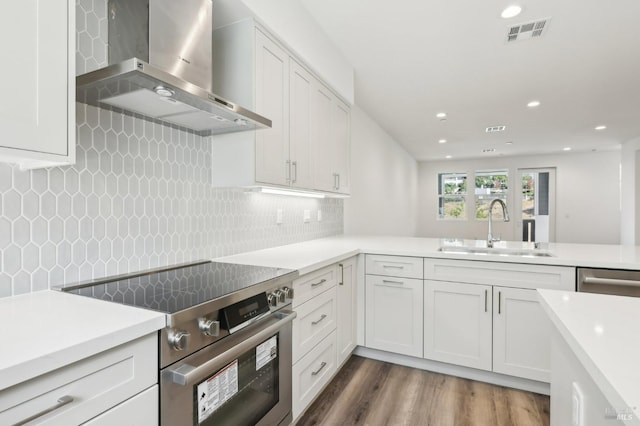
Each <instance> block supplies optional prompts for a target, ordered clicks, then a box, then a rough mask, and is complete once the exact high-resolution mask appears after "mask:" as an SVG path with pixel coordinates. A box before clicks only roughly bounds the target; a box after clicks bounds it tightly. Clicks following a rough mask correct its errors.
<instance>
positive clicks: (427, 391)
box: [297, 356, 549, 426]
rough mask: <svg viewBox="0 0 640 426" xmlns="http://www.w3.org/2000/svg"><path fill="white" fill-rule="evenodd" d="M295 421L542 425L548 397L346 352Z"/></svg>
mask: <svg viewBox="0 0 640 426" xmlns="http://www.w3.org/2000/svg"><path fill="white" fill-rule="evenodd" d="M297 425H298V426H309V425H331V426H333V425H341V426H342V425H372V426H373V425H376V426H377V425H407V426H410V425H411V426H413V425H421V426H422V425H424V426H485V425H486V426H511V425H515V426H548V425H549V397H548V396H544V395H538V394H535V393H531V392H524V391H519V390H515V389H509V388H504V387H501V386H494V385H490V384H487V383H482V382H475V381H472V380H467V379H460V378H457V377H451V376H446V375H443V374H437V373H432V372H429V371H423V370H417V369H414V368H409V367H403V366H399V365H394V364H389V363H386V362H382V361H376V360H372V359H367V358H362V357H359V356H352V357H351V359H350V360H349V361H347V363H346V364H345V366H344V368H343V369H342V370H341V371H340V372H339V373H338V375H337V376H336V377H335V378H334V379H333V381H332V382H331V383H330V384H329V386H327V388H326V389H325V390H324V392H323V393H322V394H321V395H320V396H319V397H318V399H317V400H316V401H315V402H314V403H313V405H312V406H311V407H309V409H308V410H307V412H306V413H305V415H304V416H303V417H302V418H301V419H300V420H299V421H298V423H297Z"/></svg>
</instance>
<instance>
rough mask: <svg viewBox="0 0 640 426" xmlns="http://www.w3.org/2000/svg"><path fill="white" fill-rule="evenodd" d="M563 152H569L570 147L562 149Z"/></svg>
mask: <svg viewBox="0 0 640 426" xmlns="http://www.w3.org/2000/svg"><path fill="white" fill-rule="evenodd" d="M562 150H563V151H571V147H569V146H567V147H565V148H562Z"/></svg>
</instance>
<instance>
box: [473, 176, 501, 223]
mask: <svg viewBox="0 0 640 426" xmlns="http://www.w3.org/2000/svg"><path fill="white" fill-rule="evenodd" d="M508 191H509V172H507V171H506V170H491V171H483V172H476V188H475V197H476V219H479V220H486V219H488V218H489V204H491V200H494V199H496V198H499V199H501V200H502V201H504V202H505V203H506V202H507V193H508ZM493 218H494V219H502V209H500V208H496V209H494V210H493Z"/></svg>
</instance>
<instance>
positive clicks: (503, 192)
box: [473, 168, 511, 222]
mask: <svg viewBox="0 0 640 426" xmlns="http://www.w3.org/2000/svg"><path fill="white" fill-rule="evenodd" d="M509 171H510V170H509V169H508V168H492V169H486V170H476V171H474V174H473V208H474V213H473V218H474V219H475V220H476V221H479V222H486V221H488V220H489V214H487V216H486V217H478V214H479V212H480V208H479V207H480V204H481V203H480V201H484V200H486V199H489V203H491V200H494V199H496V198H499V199H501V200H502V201H504V203H505V204H506V205H507V209H510V202H509V195H510V187H511V181H510V176H509V175H510V173H509ZM482 176H505V177H506V179H505V181H504V182H505V185H506V187H505V188H500V192H499V193H492V192H491V191H489V192H488V193H486V194H481V193H478V190H479V189H489V190H491V189H492V188H482V187H480V188H479V187H477V186H476V185H477V182H478V177H482ZM483 197H486V198H483ZM485 202H486V201H485ZM500 214H501V213H500ZM500 217H502V216H500ZM494 219H497V217H494Z"/></svg>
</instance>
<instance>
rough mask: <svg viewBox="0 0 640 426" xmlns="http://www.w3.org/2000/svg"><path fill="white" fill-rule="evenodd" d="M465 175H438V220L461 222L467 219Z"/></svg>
mask: <svg viewBox="0 0 640 426" xmlns="http://www.w3.org/2000/svg"><path fill="white" fill-rule="evenodd" d="M466 198H467V174H466V173H440V174H438V218H439V219H451V220H461V219H466V218H467V211H466Z"/></svg>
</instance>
